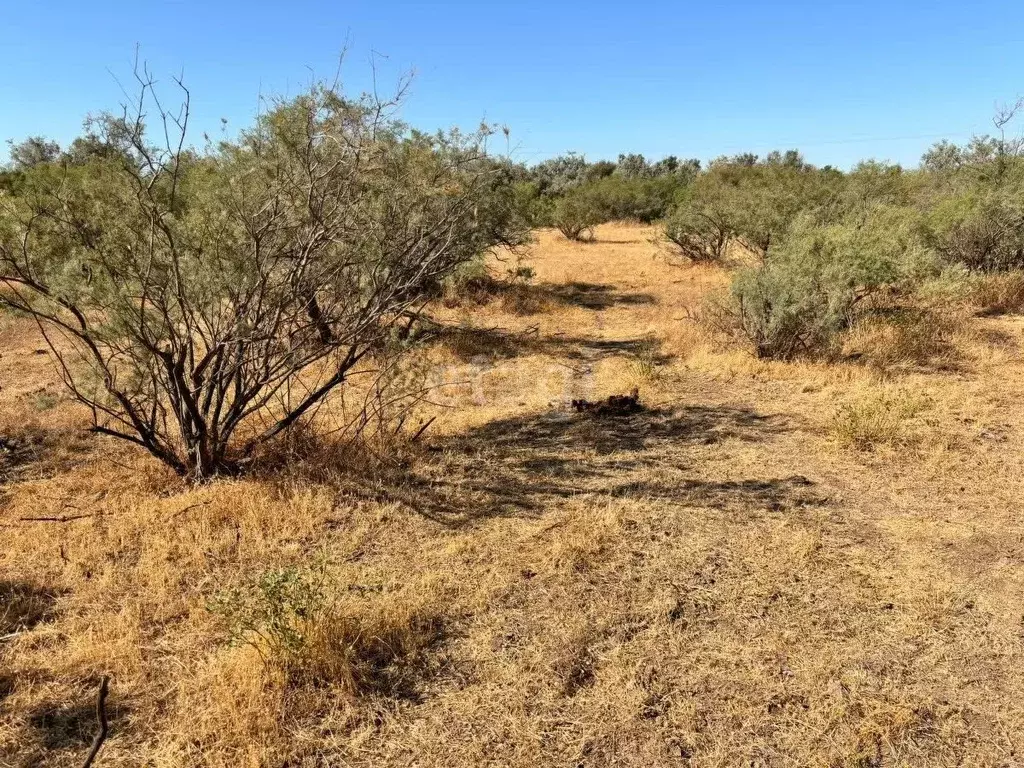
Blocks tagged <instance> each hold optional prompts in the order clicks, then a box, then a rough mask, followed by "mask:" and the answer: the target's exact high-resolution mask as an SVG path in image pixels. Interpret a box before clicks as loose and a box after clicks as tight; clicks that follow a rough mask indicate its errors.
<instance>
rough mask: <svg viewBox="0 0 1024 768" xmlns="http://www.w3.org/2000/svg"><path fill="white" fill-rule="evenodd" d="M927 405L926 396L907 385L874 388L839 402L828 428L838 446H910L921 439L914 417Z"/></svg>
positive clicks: (862, 448) (858, 447)
mask: <svg viewBox="0 0 1024 768" xmlns="http://www.w3.org/2000/svg"><path fill="white" fill-rule="evenodd" d="M930 405H931V400H930V399H929V398H928V397H926V396H925V395H923V394H921V393H918V392H913V391H911V390H909V389H888V388H883V389H876V390H873V391H869V392H867V393H866V394H864V395H861V396H860V397H857V398H855V399H852V400H850V401H849V402H847V403H845V404H843V405H840V406H839V408H838V409H837V410H836V412H835V413H834V415H833V416H832V419H831V421H830V423H829V427H828V432H829V435H830V436H831V437H832V439H833V440H834V441H835V442H836V443H837V444H838V445H839V446H840V447H843V448H852V449H854V450H858V451H875V450H878V449H880V448H882V447H887V448H904V449H906V448H912V447H913V446H915V445H916V444H918V443H919V442H920V435H919V434H918V433H917V432H915V430H914V429H913V426H914V420H915V418H916V417H917V416H919V415H920V414H921V413H922V412H924V411H925V410H927V409H928V408H929V407H930Z"/></svg>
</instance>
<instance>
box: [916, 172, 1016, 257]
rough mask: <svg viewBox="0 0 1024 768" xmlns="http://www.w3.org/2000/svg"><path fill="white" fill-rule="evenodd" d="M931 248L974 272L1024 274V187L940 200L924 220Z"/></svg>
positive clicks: (973, 191) (981, 187) (978, 189)
mask: <svg viewBox="0 0 1024 768" xmlns="http://www.w3.org/2000/svg"><path fill="white" fill-rule="evenodd" d="M923 226H924V232H925V237H926V239H927V241H928V242H929V244H930V245H931V246H932V247H933V248H935V250H937V251H938V252H939V253H941V254H942V255H943V256H944V257H945V259H946V260H947V261H948V262H950V263H952V264H959V265H962V266H964V267H966V268H967V269H969V270H972V271H978V272H1000V271H1005V270H1009V269H1021V268H1024V187H1022V188H1017V187H1016V186H1011V187H1001V188H994V189H993V188H986V185H981V184H979V185H977V186H975V187H974V188H972V189H969V190H967V191H965V192H960V193H954V194H952V195H950V196H947V197H943V198H940V199H939V200H938V202H936V203H935V205H934V206H933V207H932V208H931V209H930V210H928V211H927V213H926V214H925V216H924V220H923Z"/></svg>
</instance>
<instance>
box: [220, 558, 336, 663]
mask: <svg viewBox="0 0 1024 768" xmlns="http://www.w3.org/2000/svg"><path fill="white" fill-rule="evenodd" d="M207 608H208V610H209V611H210V612H212V613H214V614H216V615H217V616H220V617H221V618H222V619H223V621H224V624H225V627H226V630H227V635H228V640H229V642H230V643H231V644H232V645H239V644H244V645H248V646H251V647H252V648H255V649H256V651H258V652H259V653H260V655H261V656H263V658H264V660H265V661H268V662H271V661H273V662H278V663H281V664H282V665H283V666H284V667H286V668H288V669H294V668H300V667H302V666H304V665H305V660H306V656H307V652H308V650H309V648H310V644H311V642H313V637H314V635H315V634H316V633H317V632H319V631H320V628H321V625H322V624H323V621H324V619H325V617H326V615H327V613H328V610H329V608H330V601H329V599H328V592H327V573H326V570H325V566H324V565H323V564H322V563H321V564H318V565H316V566H314V567H312V568H310V569H300V568H298V567H295V566H291V567H288V568H278V569H274V570H269V571H266V572H264V573H261V574H259V575H258V576H256V577H255V578H254V579H252V580H250V581H248V582H245V583H243V584H241V585H239V586H237V587H234V588H232V589H229V590H227V591H225V592H223V593H221V594H220V595H218V596H217V597H215V598H214V599H213V600H212V601H211V602H210V603H209V605H208V606H207Z"/></svg>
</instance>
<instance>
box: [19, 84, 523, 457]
mask: <svg viewBox="0 0 1024 768" xmlns="http://www.w3.org/2000/svg"><path fill="white" fill-rule="evenodd" d="M142 96H143V99H140V102H139V104H140V107H139V109H138V111H137V113H136V114H134V115H131V116H128V117H116V118H115V117H107V118H106V119H104V120H102V121H100V123H99V128H98V131H99V133H98V135H99V137H100V139H101V140H102V143H103V144H104V145H106V146H108V147H110V148H112V150H113V151H111V152H107V153H101V154H97V155H96V156H93V157H91V158H89V159H88V160H87V161H86V162H83V163H82V164H80V165H71V164H69V163H54V162H44V163H40V164H38V165H37V166H35V167H33V168H31V169H29V170H28V171H27V172H26V176H25V180H24V189H23V191H22V192H21V193H19V194H18V195H7V196H3V197H0V283H2V286H3V290H2V292H0V302H2V303H3V304H6V305H8V306H10V307H14V308H15V309H17V310H21V311H24V312H27V313H29V314H31V315H33V316H34V317H36V318H37V319H38V320H40V321H41V323H42V327H43V328H44V331H45V333H46V339H47V341H48V342H49V343H50V346H51V349H52V351H53V352H54V354H55V355H56V357H57V359H58V360H59V362H60V366H61V371H62V373H63V375H64V379H65V381H66V383H67V384H68V386H69V387H70V389H71V391H72V392H73V394H74V396H75V397H77V398H78V399H79V400H80V401H81V402H83V403H85V404H86V405H87V406H89V408H90V409H91V412H92V415H93V428H94V429H95V430H96V431H97V432H101V433H104V434H107V435H112V436H114V437H117V438H121V439H124V440H128V441H131V442H133V443H136V444H138V445H141V446H143V447H144V448H145V449H146V450H148V451H149V452H150V453H151V454H153V455H154V456H156V457H157V458H159V459H160V460H161V461H163V462H165V463H166V464H168V465H169V466H171V467H172V468H173V469H174V470H176V471H177V472H179V473H181V474H186V475H191V476H196V477H205V476H209V475H211V474H215V473H219V472H234V471H237V470H239V469H241V468H243V467H244V466H246V464H247V463H248V462H250V460H251V459H252V458H253V456H254V454H255V453H256V452H257V450H258V449H259V448H260V446H262V445H264V444H266V443H267V442H268V441H271V440H273V439H274V438H275V437H277V436H279V435H281V434H282V433H283V432H285V431H286V430H288V429H289V427H291V426H292V425H293V424H296V422H298V421H299V420H300V419H303V418H304V417H308V416H309V415H311V414H312V413H313V412H314V411H315V409H316V407H317V405H318V404H319V403H321V402H322V401H323V400H324V398H326V397H327V396H328V395H329V394H330V393H331V392H332V391H334V390H335V389H336V388H337V387H339V386H341V385H342V384H343V383H344V382H346V380H347V377H348V376H349V374H350V372H352V370H353V368H354V367H355V366H357V365H358V364H359V363H360V361H362V360H364V359H366V358H368V357H369V356H370V355H372V354H373V352H374V351H375V350H377V349H379V348H381V346H382V345H384V344H386V343H388V340H389V339H391V338H393V336H394V334H393V332H392V331H393V328H394V326H395V325H396V324H397V323H408V322H410V318H411V317H414V316H415V315H416V313H417V312H419V311H420V308H421V307H422V305H423V303H424V301H425V300H426V298H427V297H429V296H431V295H433V294H434V293H435V292H436V290H437V286H438V284H439V283H440V281H442V280H443V279H444V278H445V277H446V276H447V275H449V274H451V273H452V272H453V271H454V270H455V269H457V268H458V267H459V266H460V265H462V264H465V263H466V262H467V261H470V260H472V259H474V258H476V257H477V256H478V254H480V253H481V252H482V251H484V250H486V249H488V248H491V247H492V246H495V245H496V244H498V243H504V242H510V241H517V240H518V238H519V237H520V234H521V232H520V231H519V229H518V225H517V222H518V218H517V216H516V207H515V204H514V200H513V198H512V194H511V187H510V185H509V184H508V179H507V177H506V175H505V174H504V172H503V171H502V169H501V166H500V164H495V163H494V162H492V161H490V160H489V159H488V158H487V157H486V156H485V155H484V153H483V151H482V146H483V140H484V138H485V137H484V136H483V135H480V136H470V137H463V136H460V135H459V134H451V135H435V136H427V135H424V134H419V133H415V132H409V131H407V130H406V129H405V128H404V127H403V126H402V125H400V124H398V123H395V122H392V121H390V120H388V119H386V118H384V117H382V115H385V114H388V110H387V109H386V105H381V104H378V103H375V102H372V101H366V100H356V101H352V100H349V99H346V98H345V97H343V96H342V95H341V94H339V93H336V92H334V91H332V90H330V89H325V88H314V89H313V90H311V91H310V92H309V93H307V94H305V95H303V96H300V97H298V98H296V99H294V100H291V101H286V102H281V103H279V104H277V106H276V107H275V108H273V109H270V110H268V111H267V112H266V113H264V114H263V115H262V116H261V117H260V118H259V119H258V121H257V123H256V124H255V125H254V126H253V127H252V128H251V129H249V130H247V131H245V132H244V133H243V134H242V135H241V136H240V137H239V139H238V140H237V141H225V142H222V143H220V144H218V145H215V146H210V147H208V149H207V150H206V151H205V152H203V153H195V152H189V151H187V150H185V149H183V147H184V146H185V132H186V129H187V114H188V112H187V102H186V106H185V109H184V110H183V112H182V113H181V114H180V115H175V114H166V113H164V114H163V117H164V118H166V121H167V125H168V126H170V127H172V128H174V127H175V126H177V128H176V130H177V131H178V135H177V136H176V137H175V138H172V139H171V140H169V141H168V142H166V143H165V144H162V145H155V144H154V143H152V142H151V141H150V140H149V139H148V138H147V135H146V132H145V130H144V126H143V116H144V112H145V109H147V108H152V109H154V110H157V114H158V115H159V111H158V104H157V103H156V102H155V101H154V100H152V98H151V97H152V92H151V86H150V84H149V83H148V82H146V83H144V84H143V86H142ZM151 117H152V113H151ZM158 120H159V117H158ZM161 133H162V132H161ZM300 380H301V382H302V386H293V385H295V384H296V383H297V382H298V381H300Z"/></svg>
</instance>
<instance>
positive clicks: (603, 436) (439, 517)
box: [355, 406, 810, 526]
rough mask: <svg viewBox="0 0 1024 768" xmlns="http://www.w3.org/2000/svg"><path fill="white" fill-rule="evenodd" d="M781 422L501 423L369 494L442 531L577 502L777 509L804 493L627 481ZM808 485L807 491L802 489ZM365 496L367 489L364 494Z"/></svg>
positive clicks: (710, 418)
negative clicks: (685, 453)
mask: <svg viewBox="0 0 1024 768" xmlns="http://www.w3.org/2000/svg"><path fill="white" fill-rule="evenodd" d="M785 429H786V426H785V425H784V424H783V423H781V422H780V420H779V419H778V418H777V417H773V416H766V415H762V414H759V413H757V412H755V411H752V410H750V409H746V408H736V407H727V406H685V407H678V408H660V409H652V410H647V411H643V412H641V413H638V414H633V415H630V416H621V417H608V418H597V417H594V416H591V415H588V414H577V413H568V412H562V411H549V412H546V413H542V414H534V415H527V416H517V417H512V418H507V419H499V420H496V421H492V422H489V423H488V424H485V425H483V426H480V427H477V428H476V429H471V430H469V431H468V432H466V433H464V434H461V435H457V436H454V437H450V438H443V439H440V440H435V441H434V443H433V444H432V445H431V446H430V450H431V452H432V453H434V454H435V455H436V456H435V458H434V459H432V460H428V461H425V462H423V464H422V465H421V466H420V467H419V468H418V469H417V470H416V471H414V472H411V473H409V474H407V475H403V476H401V477H396V478H394V480H392V481H390V482H387V481H385V482H380V483H378V484H377V485H376V486H375V487H374V489H373V490H372V491H371V492H370V493H369V494H366V493H360V492H358V491H357V492H356V494H355V495H360V496H364V497H365V496H367V495H368V496H369V497H371V498H373V499H374V500H376V501H381V502H397V503H401V504H402V505H403V506H406V507H408V508H411V509H413V510H415V511H417V512H419V513H421V514H423V515H426V516H427V517H429V518H431V519H433V520H436V521H438V522H441V523H444V524H447V525H453V526H458V525H463V524H467V523H470V522H472V521H473V520H476V519H479V518H486V517H494V516H537V515H540V514H541V513H542V512H544V511H545V510H546V509H547V508H549V507H550V506H551V505H552V503H553V502H556V501H557V500H559V499H566V498H571V497H574V496H593V495H597V496H623V495H627V494H635V495H637V496H641V497H643V496H646V497H652V498H654V497H657V498H665V499H670V500H673V501H678V502H679V503H681V504H688V505H691V506H721V505H724V504H726V503H732V501H737V502H741V503H758V504H761V505H762V506H763V505H764V504H767V505H769V506H770V505H772V504H775V505H777V506H778V507H779V508H782V507H783V506H785V504H786V503H787V502H786V501H785V500H784V497H786V496H787V495H792V492H793V491H796V490H800V489H803V491H806V488H804V486H803V485H801V482H800V480H797V479H795V478H790V479H787V480H782V481H774V480H773V481H758V480H749V481H739V482H733V483H703V482H699V481H692V482H689V481H688V482H689V484H687V483H684V484H682V485H677V486H670V485H668V484H666V485H665V486H663V487H662V486H657V485H651V484H649V482H648V481H633V482H630V481H629V477H630V475H631V473H641V474H642V475H643V476H645V477H646V476H648V475H649V474H650V473H651V472H652V471H657V469H658V468H659V467H668V466H670V467H672V469H673V470H678V469H680V460H681V458H682V457H681V456H680V454H679V450H680V449H681V448H686V447H698V446H707V445H713V444H715V443H718V442H721V441H723V440H733V439H735V440H743V441H749V442H757V441H762V440H765V439H768V438H770V437H771V436H772V435H775V434H778V433H779V432H781V431H784V430H785ZM803 483H804V484H807V485H809V484H810V481H807V480H803ZM365 490H368V489H364V491H365Z"/></svg>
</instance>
